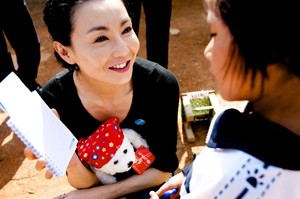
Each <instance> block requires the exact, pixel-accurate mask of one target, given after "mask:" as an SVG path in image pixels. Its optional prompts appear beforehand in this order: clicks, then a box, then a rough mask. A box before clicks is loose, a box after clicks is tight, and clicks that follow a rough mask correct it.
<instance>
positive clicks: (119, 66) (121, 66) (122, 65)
mask: <svg viewBox="0 0 300 199" xmlns="http://www.w3.org/2000/svg"><path fill="white" fill-rule="evenodd" d="M125 66H126V63H124V64H118V65H115V66H113V68H118V69H121V68H124V67H125Z"/></svg>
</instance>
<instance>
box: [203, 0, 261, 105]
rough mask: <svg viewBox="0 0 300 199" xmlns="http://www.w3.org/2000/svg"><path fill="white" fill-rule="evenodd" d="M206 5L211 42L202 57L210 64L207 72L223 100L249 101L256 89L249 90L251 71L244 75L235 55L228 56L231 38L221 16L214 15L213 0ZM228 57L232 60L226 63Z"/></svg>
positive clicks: (231, 42)
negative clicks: (212, 78)
mask: <svg viewBox="0 0 300 199" xmlns="http://www.w3.org/2000/svg"><path fill="white" fill-rule="evenodd" d="M206 3H207V7H208V10H207V22H208V24H209V26H210V32H211V40H210V41H209V43H208V45H207V46H206V48H205V50H204V55H205V57H206V58H207V59H208V61H209V62H210V67H209V71H210V72H211V74H212V75H213V76H214V77H215V80H216V84H217V86H218V89H219V92H220V94H221V95H222V97H223V98H224V99H225V100H251V99H253V98H254V93H256V94H257V91H256V92H255V90H256V89H254V88H251V71H249V72H248V73H247V75H244V72H243V69H240V66H237V65H236V64H239V65H240V64H242V63H240V62H239V61H238V55H237V54H234V55H231V54H230V53H231V51H230V47H231V46H232V44H233V36H232V35H231V32H230V30H229V28H228V27H227V25H226V24H225V23H224V22H223V21H222V19H221V16H220V15H219V14H218V13H216V10H217V8H216V7H215V0H206ZM230 56H232V60H231V61H230V62H228V59H229V57H230ZM228 63H230V64H228ZM256 79H258V77H256ZM256 82H257V80H255V84H256V86H255V87H257V88H259V87H258V86H259V85H258V83H256ZM256 97H257V95H256ZM256 97H255V98H256Z"/></svg>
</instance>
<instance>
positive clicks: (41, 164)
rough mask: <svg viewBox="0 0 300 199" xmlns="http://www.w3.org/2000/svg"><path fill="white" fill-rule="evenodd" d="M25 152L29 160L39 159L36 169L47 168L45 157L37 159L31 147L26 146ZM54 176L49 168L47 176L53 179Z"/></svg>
mask: <svg viewBox="0 0 300 199" xmlns="http://www.w3.org/2000/svg"><path fill="white" fill-rule="evenodd" d="M24 154H25V156H26V158H27V159H29V160H37V161H36V164H35V169H36V170H38V171H40V170H43V169H44V168H46V161H45V160H44V159H37V157H36V156H35V155H34V153H33V152H32V151H31V150H30V149H29V148H27V147H26V148H25V149H24ZM52 177H53V173H52V172H51V171H50V170H48V169H47V170H46V173H45V178H46V179H51V178H52Z"/></svg>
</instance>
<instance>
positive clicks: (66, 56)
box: [53, 41, 75, 64]
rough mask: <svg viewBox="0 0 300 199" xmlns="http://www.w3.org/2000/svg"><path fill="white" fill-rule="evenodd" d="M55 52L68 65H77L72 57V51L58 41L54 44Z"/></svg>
mask: <svg viewBox="0 0 300 199" xmlns="http://www.w3.org/2000/svg"><path fill="white" fill-rule="evenodd" d="M53 48H54V50H55V51H56V52H57V53H58V54H59V56H60V57H61V58H62V59H63V60H65V61H66V62H67V63H68V64H75V61H74V60H73V59H72V57H71V56H70V53H71V52H70V49H69V48H68V47H66V46H64V45H62V44H61V43H60V42H58V41H54V42H53Z"/></svg>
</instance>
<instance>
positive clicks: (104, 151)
mask: <svg viewBox="0 0 300 199" xmlns="http://www.w3.org/2000/svg"><path fill="white" fill-rule="evenodd" d="M140 146H144V147H146V148H148V145H147V142H146V140H145V139H143V138H142V136H141V135H140V134H138V133H136V132H135V131H134V130H132V129H126V128H125V129H121V128H120V127H119V122H118V119H117V118H115V117H113V118H110V119H108V120H107V121H105V122H104V123H103V124H102V125H101V126H100V127H99V128H98V129H97V130H96V131H95V132H94V133H93V134H92V135H91V136H89V137H88V138H86V139H85V138H81V139H80V140H79V141H78V144H77V150H78V155H79V158H80V160H81V161H82V162H83V163H84V164H85V165H89V166H90V168H91V169H92V170H93V171H94V172H95V173H96V175H97V177H98V179H99V181H100V182H101V183H102V184H111V183H114V182H116V178H115V177H114V176H113V175H114V174H116V173H122V172H126V171H128V170H129V169H130V168H131V167H132V165H133V164H134V163H135V161H136V155H135V150H134V149H138V148H139V147H140Z"/></svg>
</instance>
